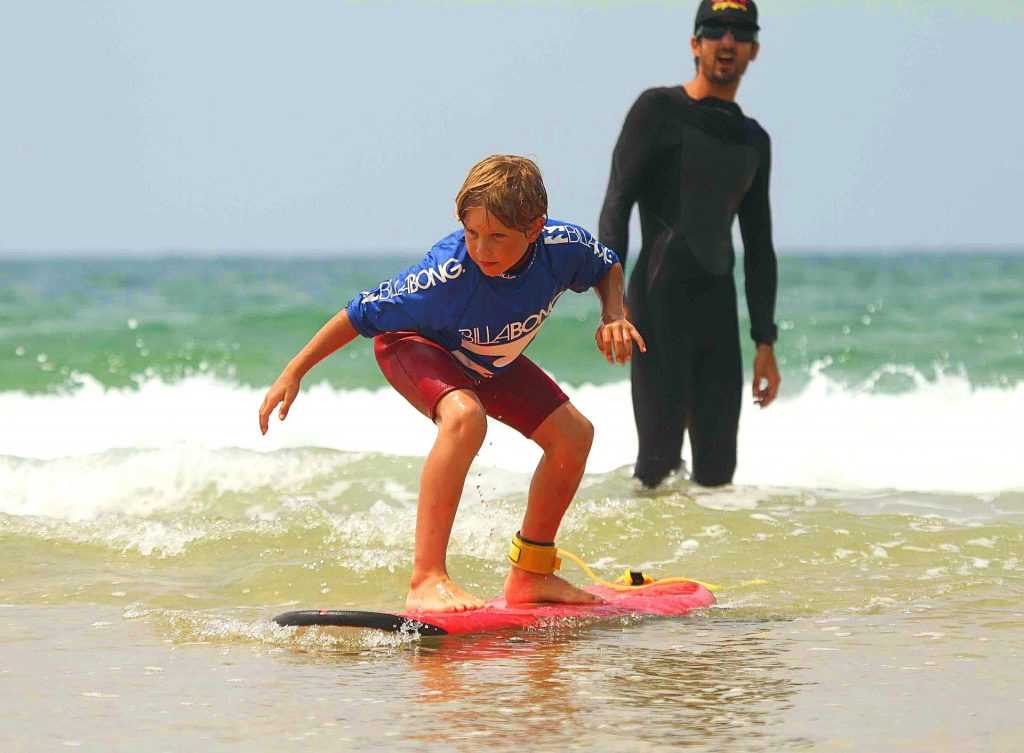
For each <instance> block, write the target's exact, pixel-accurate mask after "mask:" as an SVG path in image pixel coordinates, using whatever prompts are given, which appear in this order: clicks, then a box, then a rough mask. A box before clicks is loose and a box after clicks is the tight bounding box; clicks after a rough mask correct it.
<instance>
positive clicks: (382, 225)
mask: <svg viewBox="0 0 1024 753" xmlns="http://www.w3.org/2000/svg"><path fill="white" fill-rule="evenodd" d="M696 5H697V2H696V0H685V1H684V2H679V1H678V0H677V1H676V2H622V1H620V2H583V1H582V0H580V1H576V2H573V1H570V0H563V1H562V2H540V1H536V2H513V1H512V0H507V1H505V2H499V1H497V0H495V1H493V2H427V1H426V0H423V1H421V2H412V1H411V0H393V1H392V2H382V3H378V2H361V3H357V2H347V3H346V2H337V1H336V2H291V3H285V2H276V3H269V2H254V1H253V0H208V1H205V2H198V1H196V0H174V1H173V2H172V1H170V0H167V1H166V2H138V1H133V2H129V1H127V0H125V1H123V2H116V1H113V2H83V1H75V2H56V1H53V2H51V1H44V0H16V1H10V0H0V10H2V12H0V93H2V97H3V100H2V102H3V104H2V108H0V250H7V251H15V250H33V249H89V250H102V249H136V250H150V249H192V250H205V249H285V250H287V249H346V250H368V249H418V248H424V249H425V248H427V247H429V245H430V244H431V243H432V242H433V241H434V240H436V239H437V238H438V237H440V236H442V235H444V234H446V233H447V232H449V231H450V230H451V229H452V228H453V227H454V217H453V197H454V194H455V192H456V191H457V189H458V187H459V185H460V184H461V182H462V179H463V177H464V176H465V173H466V171H467V170H468V169H469V167H470V166H471V165H472V164H473V163H474V162H476V161H477V160H479V159H480V158H482V157H484V156H486V155H488V154H491V153H494V152H510V153H520V154H527V155H530V156H532V157H534V158H535V159H536V160H537V161H538V162H539V164H540V166H541V168H542V170H543V171H544V174H545V178H546V181H547V184H548V191H549V194H550V196H551V214H552V216H555V217H558V218H561V219H568V220H572V221H574V222H577V223H580V224H582V225H586V226H589V227H592V228H595V227H596V224H597V216H598V212H599V211H600V205H601V201H602V199H603V196H604V188H605V184H606V181H607V176H608V167H609V157H610V154H611V149H612V146H613V145H614V143H615V139H616V138H617V136H618V133H619V130H620V128H621V125H622V120H623V118H624V116H625V114H626V111H627V110H628V108H629V107H630V105H631V104H632V103H633V101H634V99H635V98H636V96H637V95H638V94H639V93H640V92H641V91H642V90H643V89H645V88H647V87H650V86H661V85H670V84H679V83H682V82H684V81H685V80H688V79H689V78H690V77H691V75H692V71H693V64H692V60H691V58H690V55H689V46H688V44H689V37H690V33H691V31H692V28H693V27H692V22H693V14H694V11H695V9H696ZM759 7H760V10H761V26H762V37H761V39H762V44H763V48H762V52H761V56H760V58H759V59H758V60H757V61H756V62H755V63H754V64H753V65H752V66H751V68H750V70H749V72H748V75H747V76H746V78H745V79H744V82H743V85H742V87H741V89H740V93H739V103H740V105H741V106H742V107H743V109H744V110H745V112H747V114H749V115H751V116H752V117H755V118H757V119H758V120H759V121H760V122H761V124H762V125H763V126H764V127H765V128H766V129H767V130H768V131H769V133H770V134H771V136H772V139H773V150H774V153H773V163H774V169H773V180H772V200H773V206H774V210H775V229H776V244H777V246H778V247H779V248H780V249H781V250H783V251H785V250H786V249H805V250H806V249H847V248H894V249H899V248H908V247H910V248H949V247H957V248H975V247H992V246H1011V247H1024V232H1022V229H1021V222H1022V216H1024V186H1022V179H1024V101H1022V97H1021V90H1022V88H1024V84H1022V83H1021V72H1022V71H1024V2H1021V0H1005V2H997V1H995V0H975V1H971V0H957V1H956V2H953V0H948V1H945V2H944V1H943V0H933V1H932V2H916V1H910V0H907V1H906V2H900V1H899V0H892V2H877V1H874V0H849V1H848V2H847V1H844V0H813V1H812V0H804V1H801V0H785V1H780V0H776V1H775V2H772V1H770V0H764V2H762V3H761V4H760V6H759ZM1014 92H1016V93H1014Z"/></svg>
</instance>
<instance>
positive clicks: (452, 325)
mask: <svg viewBox="0 0 1024 753" xmlns="http://www.w3.org/2000/svg"><path fill="white" fill-rule="evenodd" d="M455 207H456V215H457V217H458V219H459V220H460V221H461V223H462V225H463V227H462V229H460V230H458V231H456V232H454V233H452V234H451V235H449V236H447V237H446V238H443V239H442V240H440V241H438V242H437V244H435V245H434V247H433V248H432V249H431V250H430V253H428V254H427V256H426V257H425V258H424V259H423V260H422V261H421V262H420V263H419V264H416V265H415V266H413V267H410V268H409V269H408V270H406V271H405V272H403V273H402V274H400V275H398V276H397V277H394V278H392V279H390V280H385V281H384V282H383V283H381V285H380V286H379V287H378V288H377V289H375V290H372V291H368V292H364V293H362V294H361V295H358V296H356V297H355V298H353V299H352V301H350V302H349V304H348V305H347V306H346V307H345V308H344V309H342V310H341V311H340V312H339V313H338V314H337V315H336V316H335V317H334V318H333V319H331V320H330V321H329V322H328V323H327V324H325V325H324V326H323V328H322V329H321V330H320V331H319V332H318V333H317V334H316V335H314V336H313V339H311V340H310V341H309V343H307V345H306V346H305V347H304V348H303V349H302V350H301V351H300V352H299V353H298V354H297V355H296V356H295V357H294V358H293V359H292V360H291V362H290V363H289V364H288V365H287V366H286V367H285V369H284V371H283V372H282V373H281V376H280V377H278V379H277V381H276V382H275V383H274V384H273V386H272V387H271V388H270V390H269V391H268V392H267V395H266V397H265V398H264V400H263V404H262V406H260V416H259V418H260V430H261V431H262V432H263V433H264V434H266V432H267V427H268V421H269V419H270V414H271V413H272V412H273V411H274V409H275V408H276V407H277V406H278V405H280V406H281V408H280V410H279V412H278V415H279V417H280V419H281V420H284V418H285V417H286V416H287V415H288V410H289V408H290V407H291V404H292V402H293V401H294V400H295V397H296V395H297V394H298V392H299V385H300V382H301V380H302V378H303V376H305V374H306V373H307V372H308V371H309V370H310V369H311V368H312V367H313V366H314V365H316V364H317V363H318V362H319V361H320V360H322V359H323V358H325V357H326V356H328V355H330V354H331V353H333V352H334V351H336V350H338V349H339V348H341V347H343V346H345V345H347V344H348V343H349V342H351V341H352V340H354V339H355V338H356V337H357V336H358V335H363V336H365V337H372V338H373V339H374V352H375V355H376V357H377V361H378V363H379V365H380V368H381V371H382V372H383V373H384V376H385V377H386V378H387V380H388V381H389V382H390V383H391V385H392V386H393V387H394V388H395V389H396V390H397V391H398V392H399V393H400V394H401V395H402V396H403V397H405V398H406V400H408V401H409V402H410V403H412V405H413V406H414V407H415V408H416V409H417V410H419V411H420V412H421V413H423V414H424V415H426V416H427V417H428V418H430V419H431V420H432V421H434V423H435V424H436V425H437V439H436V440H435V442H434V445H433V447H432V448H431V450H430V453H429V454H428V455H427V458H426V460H425V462H424V464H423V471H422V475H421V477H420V490H419V503H418V508H417V515H416V545H415V555H414V560H413V572H412V577H411V579H410V583H409V594H408V596H407V597H406V608H407V609H409V610H423V611H464V610H469V609H477V608H480V607H482V606H484V605H485V602H484V601H483V600H482V599H479V598H477V597H476V596H473V595H472V594H470V593H468V592H467V591H465V590H463V589H462V588H461V587H460V586H458V585H457V584H456V583H455V582H454V581H452V580H451V578H450V577H449V575H448V570H447V565H446V554H447V549H448V539H449V537H450V535H451V530H452V524H453V522H454V520H455V511H456V509H457V508H458V504H459V498H460V497H461V495H462V489H463V486H464V484H465V481H466V475H467V474H468V473H469V467H470V464H471V463H472V461H473V458H474V457H475V456H476V454H477V452H478V450H479V449H480V447H481V446H482V444H483V441H484V435H485V433H486V430H487V416H491V417H493V418H496V419H498V420H499V421H501V422H502V423H505V424H507V425H509V426H511V427H512V428H514V429H516V430H518V431H519V432H520V433H522V434H523V435H524V436H526V437H528V438H529V439H531V440H533V441H534V442H536V443H537V444H538V445H539V446H540V447H541V449H542V450H543V453H544V454H543V457H542V458H541V460H540V463H539V464H538V466H537V469H536V471H535V472H534V475H533V480H532V481H531V483H530V492H529V498H528V502H527V505H526V513H525V516H524V518H523V523H522V527H521V528H520V531H519V532H518V533H517V534H516V535H515V537H514V538H513V544H512V550H511V552H510V554H509V560H510V562H512V565H513V567H512V568H511V571H510V572H509V575H508V578H507V579H506V581H505V598H506V600H507V601H508V603H510V604H522V603H534V602H565V603H574V604H581V603H590V602H595V601H600V599H599V598H598V597H596V596H593V595H592V594H589V593H587V592H585V591H582V590H580V589H578V588H576V587H574V586H572V585H571V584H569V583H568V582H567V581H565V580H563V579H561V578H559V577H557V576H556V575H554V571H555V570H556V569H557V568H558V558H557V555H556V549H555V546H554V540H555V534H556V533H557V531H558V526H559V524H560V523H561V521H562V517H563V515H564V514H565V511H566V509H567V508H568V506H569V503H570V502H571V501H572V498H573V495H574V494H575V493H576V489H577V488H578V487H579V483H580V480H581V479H582V477H583V470H584V466H585V464H586V460H587V455H588V454H589V452H590V445H591V442H592V441H593V433H594V429H593V426H592V425H591V423H590V422H589V421H588V420H587V419H586V418H585V417H584V416H583V415H582V414H581V413H580V412H579V411H578V410H576V408H575V407H574V406H573V405H572V404H571V403H570V402H569V399H568V398H567V397H566V395H565V394H564V393H563V392H562V391H561V390H560V389H559V388H558V386H557V385H556V384H555V383H554V381H552V380H551V378H550V377H548V376H547V375H546V374H545V373H544V372H543V371H541V370H540V368H538V367H537V366H536V365H535V364H534V363H533V362H532V361H530V360H529V359H528V358H526V357H525V356H523V355H521V354H522V351H523V350H524V349H525V348H526V346H527V345H529V343H530V341H531V340H533V338H534V336H535V335H536V334H537V332H538V330H539V329H540V326H541V325H542V324H543V323H544V320H545V319H546V318H547V316H548V315H549V314H550V313H551V309H552V307H553V306H554V304H555V302H556V301H557V300H558V298H559V297H560V296H561V295H562V293H564V292H565V291H566V290H568V289H571V290H574V291H576V292H583V291H585V290H587V289H588V288H594V290H595V291H596V292H597V295H598V298H599V299H600V301H601V324H600V325H599V326H598V329H597V332H596V334H595V339H596V341H597V345H598V348H600V350H601V352H602V353H603V354H604V355H605V357H606V358H607V360H608V361H609V363H615V362H617V363H625V362H626V361H628V360H629V359H630V358H631V356H632V349H633V342H634V341H635V342H636V343H637V345H638V346H639V348H640V349H641V350H644V349H645V346H644V342H643V339H642V338H641V337H640V334H639V333H638V332H637V331H636V329H635V328H634V327H633V325H631V324H630V323H629V322H628V321H626V316H625V312H624V308H623V274H622V266H621V265H620V264H619V261H618V258H617V257H616V256H615V254H614V252H612V251H611V250H609V249H607V248H605V247H604V246H602V245H601V244H600V243H598V242H597V241H596V240H594V238H593V237H592V236H591V235H590V233H588V232H587V231H586V230H583V229H582V228H580V227H577V226H575V225H570V224H567V223H561V222H557V221H554V220H548V219H547V210H548V202H547V191H546V189H545V188H544V182H543V179H542V178H541V175H540V171H539V170H538V168H537V166H536V165H535V164H534V163H533V162H532V161H531V160H529V159H526V158H523V157H516V156H510V155H495V156H492V157H488V158H487V159H485V160H483V161H482V162H480V163H478V164H477V165H475V166H474V167H473V169H472V170H470V172H469V175H468V176H467V177H466V180H465V182H464V183H463V185H462V188H461V189H460V191H459V193H458V195H457V196H456V198H455Z"/></svg>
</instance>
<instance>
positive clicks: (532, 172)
mask: <svg viewBox="0 0 1024 753" xmlns="http://www.w3.org/2000/svg"><path fill="white" fill-rule="evenodd" d="M473 207H482V208H483V209H485V210H486V211H487V212H488V213H490V214H493V215H494V216H495V217H497V218H498V219H499V220H501V224H503V225H505V226H506V227H510V228H512V229H513V230H518V231H520V232H521V233H525V232H528V231H529V229H530V226H531V225H532V224H533V223H534V222H535V221H536V219H537V218H538V217H543V216H545V215H546V214H547V213H548V192H547V189H545V188H544V179H543V178H542V177H541V174H540V168H539V167H537V164H536V163H535V162H534V161H533V160H531V159H527V158H526V157H517V156H515V155H514V154H493V155H491V156H490V157H488V158H487V159H485V160H481V161H480V162H477V163H476V164H475V165H473V169H472V170H470V171H469V175H467V176H466V180H465V182H464V183H463V184H462V188H461V189H459V193H458V194H457V195H456V196H455V214H456V216H457V217H458V218H459V221H460V222H461V221H462V218H463V215H465V213H466V210H467V209H472V208H473Z"/></svg>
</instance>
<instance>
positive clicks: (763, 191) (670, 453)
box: [599, 0, 780, 486]
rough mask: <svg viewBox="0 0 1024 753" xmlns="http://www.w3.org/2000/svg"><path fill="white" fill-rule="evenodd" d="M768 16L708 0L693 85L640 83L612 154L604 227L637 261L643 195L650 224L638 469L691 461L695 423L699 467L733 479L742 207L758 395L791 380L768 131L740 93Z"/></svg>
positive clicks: (767, 396) (640, 276)
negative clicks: (784, 375) (782, 361)
mask: <svg viewBox="0 0 1024 753" xmlns="http://www.w3.org/2000/svg"><path fill="white" fill-rule="evenodd" d="M759 28H760V27H759V26H758V23H757V7H756V6H755V4H754V0H727V1H724V2H722V1H713V0H703V2H701V4H700V7H699V8H698V10H697V17H696V22H695V24H694V35H693V38H692V39H691V40H690V46H691V48H692V50H693V55H694V58H695V63H696V67H697V73H696V76H695V77H694V78H693V80H691V81H690V82H689V83H687V84H685V85H684V86H673V87H662V88H656V89H648V90H647V91H645V92H644V93H643V94H641V95H640V97H639V98H638V99H637V101H636V103H635V104H634V105H633V107H632V109H631V110H630V111H629V114H628V115H627V116H626V121H625V124H624V125H623V127H622V134H621V135H620V136H619V140H618V143H617V144H616V146H615V152H614V155H613V156H612V167H611V178H610V180H609V182H608V191H607V194H606V195H605V200H604V207H603V208H602V210H601V219H600V231H599V234H600V240H601V242H602V243H603V244H605V245H606V246H608V247H609V248H613V249H615V250H616V252H618V254H619V258H620V259H621V261H622V264H623V266H625V264H626V255H627V249H628V245H629V215H630V212H631V211H632V207H633V204H634V203H637V204H639V207H640V227H641V232H642V235H643V239H642V240H643V245H642V248H641V250H640V255H639V257H638V258H637V262H636V268H635V269H634V270H633V273H632V276H631V277H630V281H629V289H628V301H629V306H630V310H631V313H632V319H633V323H634V324H635V325H636V327H637V329H638V330H639V331H640V332H641V333H642V334H643V336H644V339H645V340H646V342H647V345H648V349H647V353H646V354H642V355H640V356H639V357H638V358H634V359H633V365H632V391H633V412H634V416H635V419H636V427H637V433H638V435H639V440H640V446H639V453H638V456H637V461H636V469H635V472H634V475H635V476H636V477H637V478H639V479H640V480H641V481H642V482H643V483H644V484H645V485H646V486H656V485H657V484H659V483H660V482H661V481H662V480H664V479H665V477H666V476H668V475H669V474H670V473H672V472H673V471H675V470H677V469H678V468H679V467H680V465H681V462H682V461H681V454H682V446H683V433H684V431H689V434H690V443H691V450H692V454H693V468H692V477H693V480H694V481H695V482H697V483H698V484H701V485H704V486H717V485H720V484H728V483H730V482H731V481H732V477H733V472H734V471H735V469H736V434H737V430H738V427H739V416H740V402H741V394H742V389H743V366H742V361H741V357H740V342H739V321H738V315H737V310H736V309H737V301H736V286H735V284H734V282H733V265H734V262H735V253H734V251H733V245H732V223H733V219H734V218H735V217H737V216H738V217H739V220H740V231H741V234H742V237H743V249H744V256H743V267H744V281H745V288H746V294H747V306H748V309H749V312H750V322H751V331H750V334H751V337H752V338H753V339H754V342H755V343H756V344H757V355H756V357H755V359H754V378H753V395H754V402H755V403H757V404H758V405H760V406H761V407H762V408H764V407H766V406H768V405H769V404H770V403H771V402H772V400H774V399H775V396H776V394H777V392H778V388H779V381H780V379H779V371H778V367H777V366H776V363H775V355H774V352H773V344H774V343H775V339H776V335H777V329H776V326H775V324H774V322H773V319H774V316H775V294H776V285H777V266H776V260H775V249H774V247H773V245H772V229H771V209H770V206H769V202H768V177H769V171H770V169H771V153H770V143H769V140H768V134H767V133H765V131H764V129H762V128H761V126H760V125H758V123H757V122H756V121H754V120H752V119H750V118H747V117H746V116H744V114H743V112H742V110H740V108H739V106H738V105H737V104H736V103H735V98H736V91H737V89H738V88H739V84H740V79H741V78H742V76H743V73H744V72H745V71H746V68H747V65H748V64H749V63H750V61H751V60H753V59H754V58H756V57H757V52H758V49H759V45H758V42H757V32H758V29H759Z"/></svg>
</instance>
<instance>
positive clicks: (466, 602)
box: [405, 574, 487, 612]
mask: <svg viewBox="0 0 1024 753" xmlns="http://www.w3.org/2000/svg"><path fill="white" fill-rule="evenodd" d="M485 606H487V602H485V601H484V600H483V599H478V598H477V597H476V596H473V594H471V593H469V592H467V591H464V590H463V589H462V588H461V587H460V586H458V585H457V584H456V583H455V582H454V581H452V579H451V578H449V577H448V576H447V575H443V574H440V575H428V576H426V577H424V578H422V579H421V580H420V581H419V582H418V583H416V585H411V584H410V586H409V595H408V596H406V597H405V609H406V611H407V612H468V611H470V610H472V609H480V608H482V607H485Z"/></svg>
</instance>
